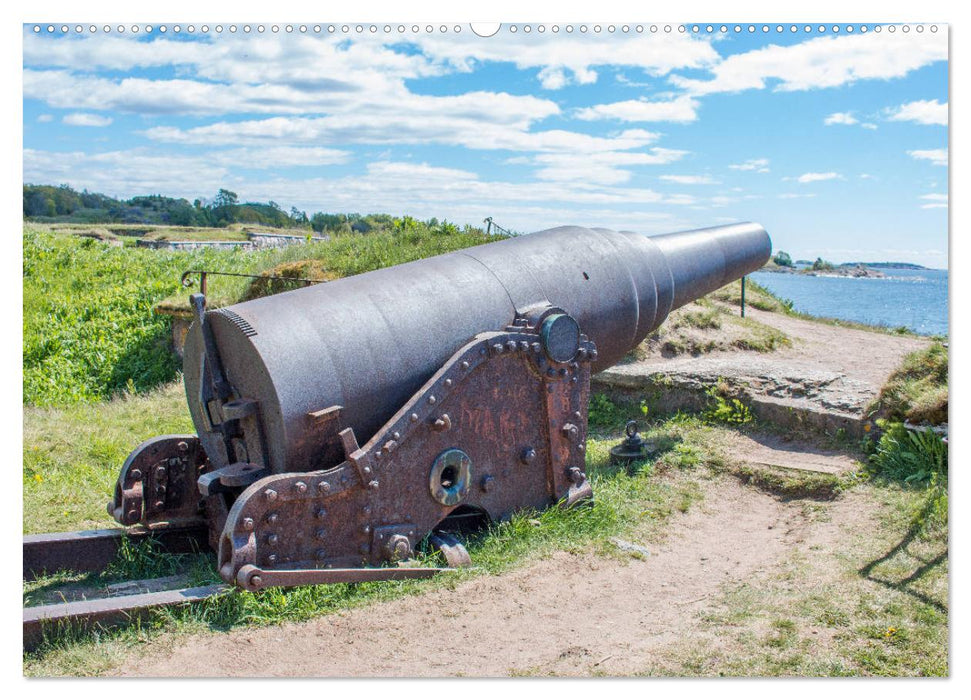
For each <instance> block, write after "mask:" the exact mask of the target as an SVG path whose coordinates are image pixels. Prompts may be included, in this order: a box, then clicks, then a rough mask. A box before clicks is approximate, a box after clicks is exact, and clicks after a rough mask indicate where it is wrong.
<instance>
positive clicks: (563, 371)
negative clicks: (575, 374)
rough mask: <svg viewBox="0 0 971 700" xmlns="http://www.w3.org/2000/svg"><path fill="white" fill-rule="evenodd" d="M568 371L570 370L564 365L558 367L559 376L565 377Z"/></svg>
mask: <svg viewBox="0 0 971 700" xmlns="http://www.w3.org/2000/svg"><path fill="white" fill-rule="evenodd" d="M569 372H570V370H568V369H567V368H566V367H560V376H561V377H565V376H566V375H567V374H569Z"/></svg>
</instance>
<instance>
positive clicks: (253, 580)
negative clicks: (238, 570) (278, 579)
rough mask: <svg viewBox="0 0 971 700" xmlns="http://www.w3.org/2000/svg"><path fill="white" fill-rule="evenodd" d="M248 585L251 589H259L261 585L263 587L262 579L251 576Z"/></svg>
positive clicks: (256, 575) (254, 575)
mask: <svg viewBox="0 0 971 700" xmlns="http://www.w3.org/2000/svg"><path fill="white" fill-rule="evenodd" d="M249 585H251V586H252V587H253V588H259V587H260V586H261V585H263V579H262V578H260V576H259V575H258V574H253V575H252V576H250V577H249Z"/></svg>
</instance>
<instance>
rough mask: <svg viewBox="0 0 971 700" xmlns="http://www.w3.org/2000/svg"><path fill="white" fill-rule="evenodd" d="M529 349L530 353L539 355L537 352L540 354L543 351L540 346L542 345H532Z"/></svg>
mask: <svg viewBox="0 0 971 700" xmlns="http://www.w3.org/2000/svg"><path fill="white" fill-rule="evenodd" d="M530 348H531V349H532V351H533V352H535V353H539V352H542V351H543V346H542V345H540V344H539V343H533V344H532V345H531V346H530Z"/></svg>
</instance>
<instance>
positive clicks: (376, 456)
mask: <svg viewBox="0 0 971 700" xmlns="http://www.w3.org/2000/svg"><path fill="white" fill-rule="evenodd" d="M382 457H384V452H382V451H381V450H378V451H377V452H375V453H374V458H375V459H381V458H382Z"/></svg>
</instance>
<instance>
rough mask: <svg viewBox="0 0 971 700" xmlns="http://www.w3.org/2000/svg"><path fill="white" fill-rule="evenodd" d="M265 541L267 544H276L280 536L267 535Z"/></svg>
mask: <svg viewBox="0 0 971 700" xmlns="http://www.w3.org/2000/svg"><path fill="white" fill-rule="evenodd" d="M266 541H267V542H269V543H270V544H276V543H277V542H279V541H280V536H279V535H267V536H266Z"/></svg>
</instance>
